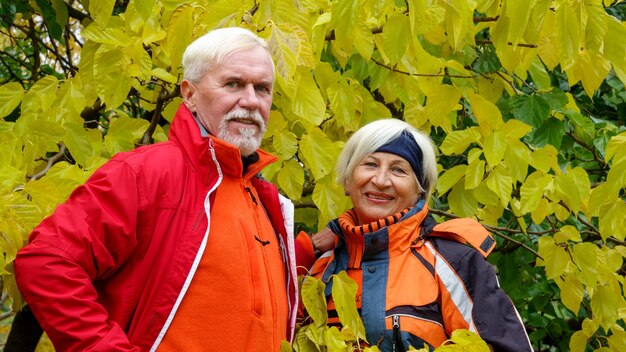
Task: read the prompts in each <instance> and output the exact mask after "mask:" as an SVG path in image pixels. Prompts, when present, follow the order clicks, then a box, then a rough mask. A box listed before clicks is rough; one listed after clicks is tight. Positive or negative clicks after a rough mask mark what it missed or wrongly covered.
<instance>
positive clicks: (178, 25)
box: [162, 4, 194, 68]
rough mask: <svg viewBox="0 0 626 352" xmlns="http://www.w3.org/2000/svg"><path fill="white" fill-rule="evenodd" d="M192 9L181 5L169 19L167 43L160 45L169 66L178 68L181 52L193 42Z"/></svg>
mask: <svg viewBox="0 0 626 352" xmlns="http://www.w3.org/2000/svg"><path fill="white" fill-rule="evenodd" d="M193 15H194V9H193V7H192V6H191V5H187V4H184V5H181V6H179V7H178V8H176V10H174V12H173V13H172V15H171V16H170V18H169V24H168V26H167V37H166V38H167V42H166V43H165V45H162V48H163V50H165V52H166V53H167V54H168V56H169V59H170V62H169V63H170V66H171V67H173V68H178V67H179V66H180V65H181V62H182V60H183V52H184V51H185V49H186V48H187V46H188V45H189V44H190V43H191V42H192V40H193V28H194V20H193Z"/></svg>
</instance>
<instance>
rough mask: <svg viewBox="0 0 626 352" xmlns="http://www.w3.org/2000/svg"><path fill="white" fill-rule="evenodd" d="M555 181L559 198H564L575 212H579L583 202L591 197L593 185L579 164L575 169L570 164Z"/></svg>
mask: <svg viewBox="0 0 626 352" xmlns="http://www.w3.org/2000/svg"><path fill="white" fill-rule="evenodd" d="M554 181H555V185H556V191H557V196H558V197H559V199H562V200H563V201H564V202H565V204H567V206H568V207H569V208H570V209H571V210H572V211H573V212H574V213H577V212H578V211H579V210H580V208H581V206H582V205H583V202H586V201H587V199H589V193H590V190H591V185H590V182H589V176H588V175H587V172H586V171H585V170H584V169H583V168H581V167H579V166H577V167H575V168H574V169H570V168H569V166H568V167H567V168H566V171H565V173H564V174H561V175H557V176H556V177H555V179H554Z"/></svg>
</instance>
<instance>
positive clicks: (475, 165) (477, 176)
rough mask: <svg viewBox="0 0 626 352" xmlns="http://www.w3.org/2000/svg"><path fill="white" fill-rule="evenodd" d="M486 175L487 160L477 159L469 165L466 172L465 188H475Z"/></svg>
mask: <svg viewBox="0 0 626 352" xmlns="http://www.w3.org/2000/svg"><path fill="white" fill-rule="evenodd" d="M484 175H485V161H484V160H480V159H476V160H474V161H472V162H470V163H469V165H467V171H466V173H465V189H473V188H476V187H478V185H479V184H480V183H481V182H482V181H483V176H484Z"/></svg>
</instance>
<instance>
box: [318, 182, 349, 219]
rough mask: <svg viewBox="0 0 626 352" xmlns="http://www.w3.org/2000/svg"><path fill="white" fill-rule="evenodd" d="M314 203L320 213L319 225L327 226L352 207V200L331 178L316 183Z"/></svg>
mask: <svg viewBox="0 0 626 352" xmlns="http://www.w3.org/2000/svg"><path fill="white" fill-rule="evenodd" d="M312 198H313V202H314V203H315V205H317V208H318V209H319V211H320V214H319V219H318V222H317V223H318V224H327V223H328V221H330V220H331V219H334V218H336V217H337V216H339V214H341V212H343V211H344V210H346V209H348V208H349V207H350V204H351V201H350V198H348V197H346V196H345V195H344V194H343V187H341V186H339V185H338V184H337V183H336V182H335V181H334V180H332V179H331V178H330V177H325V178H323V179H321V180H316V181H315V188H314V189H313V195H312Z"/></svg>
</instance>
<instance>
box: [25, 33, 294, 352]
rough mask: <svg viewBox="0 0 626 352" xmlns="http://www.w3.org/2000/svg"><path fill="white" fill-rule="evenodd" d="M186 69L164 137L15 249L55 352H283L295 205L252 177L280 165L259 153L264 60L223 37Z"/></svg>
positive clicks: (96, 178) (206, 44)
mask: <svg viewBox="0 0 626 352" xmlns="http://www.w3.org/2000/svg"><path fill="white" fill-rule="evenodd" d="M183 65H184V69H185V74H184V80H183V81H182V83H181V86H180V88H181V93H182V97H183V101H184V103H183V104H181V106H180V108H179V110H178V112H177V113H176V117H175V118H174V120H173V123H172V126H171V129H170V133H169V137H170V138H169V141H168V142H165V143H158V144H154V145H150V146H145V147H141V148H138V149H136V150H134V151H131V152H127V153H120V154H118V155H116V156H115V157H113V158H112V159H111V160H110V161H109V162H108V163H106V164H105V165H104V166H102V167H101V168H100V169H98V170H97V171H96V172H95V173H94V174H93V175H92V176H91V178H90V179H89V180H88V181H87V182H86V183H85V184H84V185H82V186H80V187H78V188H77V189H76V190H75V191H74V192H73V193H72V195H71V196H70V198H69V199H68V200H67V202H65V203H64V204H62V205H60V206H59V207H58V208H57V210H56V211H55V212H54V214H53V215H51V216H50V217H48V218H47V219H45V220H44V221H43V222H42V223H41V224H40V225H39V226H38V227H37V228H36V229H35V230H34V231H33V233H32V234H31V236H30V243H29V244H28V245H27V246H26V247H24V248H23V249H22V250H21V251H20V252H19V253H18V256H17V259H16V260H15V270H16V278H17V282H18V285H19V288H20V290H21V292H22V294H23V296H24V298H25V299H26V301H27V302H28V303H29V305H30V306H31V308H32V311H33V312H34V314H35V316H36V317H37V319H38V320H39V322H40V323H41V325H42V326H43V328H44V330H45V331H46V332H47V333H48V335H49V337H50V339H51V340H52V342H53V343H54V346H55V348H56V349H57V350H59V351H87V350H89V351H148V350H150V351H157V350H158V351H209V350H210V351H224V350H228V351H278V350H279V349H280V344H281V341H282V340H285V339H286V340H289V339H291V337H292V335H293V328H294V321H295V320H294V319H295V316H294V312H295V309H296V308H297V307H296V305H297V301H296V300H297V297H296V289H297V286H296V280H295V264H294V244H293V237H292V235H291V233H292V231H291V229H290V228H289V226H291V225H289V224H288V223H285V222H284V218H286V217H285V216H284V215H283V214H289V212H288V211H285V209H287V210H290V209H289V208H288V205H286V203H284V202H279V195H278V192H277V190H276V187H275V186H273V185H271V184H269V183H268V182H266V181H264V180H262V179H260V178H258V177H257V176H256V175H257V174H258V173H259V171H261V169H263V168H264V167H265V166H267V165H268V164H270V163H271V162H273V161H274V160H275V158H274V157H273V156H271V155H269V154H267V153H265V152H264V151H262V150H260V149H258V148H259V145H260V143H261V139H262V137H263V134H264V132H265V129H266V125H267V122H268V118H269V114H270V107H271V104H272V89H273V82H274V66H273V63H272V59H271V56H270V54H269V53H268V51H267V47H266V44H265V42H264V41H263V40H262V39H260V38H259V37H257V36H256V35H255V34H253V33H251V32H250V31H248V30H244V29H241V28H226V29H219V30H214V31H211V32H209V33H208V34H206V35H205V36H203V37H200V38H199V39H197V40H196V41H194V42H193V43H192V44H191V45H190V46H189V47H188V48H187V50H186V51H185V54H184V56H183ZM287 217H289V216H288V215H287Z"/></svg>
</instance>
